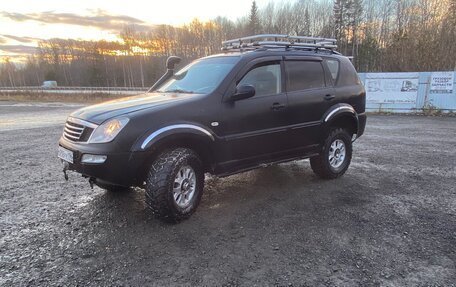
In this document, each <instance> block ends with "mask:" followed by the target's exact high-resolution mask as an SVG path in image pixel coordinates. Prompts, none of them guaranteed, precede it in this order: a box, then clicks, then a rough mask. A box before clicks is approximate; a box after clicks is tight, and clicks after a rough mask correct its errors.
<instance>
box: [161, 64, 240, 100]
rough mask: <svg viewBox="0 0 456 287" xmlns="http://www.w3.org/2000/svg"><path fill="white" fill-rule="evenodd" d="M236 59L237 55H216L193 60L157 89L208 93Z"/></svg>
mask: <svg viewBox="0 0 456 287" xmlns="http://www.w3.org/2000/svg"><path fill="white" fill-rule="evenodd" d="M238 60H239V58H238V57H217V58H207V59H202V60H197V61H194V62H192V63H191V64H189V65H187V66H186V67H184V68H183V69H181V70H180V71H179V72H177V73H176V74H174V76H172V77H171V78H170V79H169V80H167V81H166V82H165V83H164V84H163V85H162V86H161V87H160V88H159V89H158V90H157V91H158V92H162V93H195V94H208V93H210V92H212V91H213V90H215V88H217V87H218V85H219V84H220V83H221V82H222V80H223V79H224V78H225V77H226V75H227V74H228V72H229V71H231V69H232V68H233V66H234V65H235V64H236V63H237V61H238Z"/></svg>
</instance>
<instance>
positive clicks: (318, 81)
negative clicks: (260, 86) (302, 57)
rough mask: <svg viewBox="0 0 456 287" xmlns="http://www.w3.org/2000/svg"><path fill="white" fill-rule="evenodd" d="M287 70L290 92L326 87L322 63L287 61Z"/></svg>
mask: <svg viewBox="0 0 456 287" xmlns="http://www.w3.org/2000/svg"><path fill="white" fill-rule="evenodd" d="M285 69H286V71H287V90H288V91H289V92H291V91H300V90H306V89H314V88H321V87H324V86H325V76H324V71H323V66H322V65H321V63H320V62H311V61H286V62H285Z"/></svg>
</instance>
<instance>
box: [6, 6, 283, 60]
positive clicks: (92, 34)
mask: <svg viewBox="0 0 456 287" xmlns="http://www.w3.org/2000/svg"><path fill="white" fill-rule="evenodd" d="M256 2H257V4H258V6H260V7H262V6H264V5H266V4H267V3H268V2H270V1H269V0H256ZM274 2H280V0H276V1H274ZM250 6H251V1H250V0H228V1H227V0H224V1H219V0H212V1H211V0H191V1H185V0H180V1H179V0H160V1H156V0H128V1H125V0H122V1H120V0H76V1H70V0H58V1H55V0H4V1H2V3H1V5H0V56H3V57H4V56H10V57H12V58H14V57H16V56H18V55H23V54H24V53H30V52H32V51H33V50H34V46H35V45H36V43H37V41H38V40H39V39H50V38H74V39H87V40H96V39H107V40H112V39H115V38H116V33H118V32H119V31H120V30H121V29H122V27H124V26H125V25H129V24H134V25H135V26H137V27H138V28H142V27H144V28H147V27H148V26H152V25H154V24H171V25H176V26H178V25H181V24H183V23H187V22H190V21H191V20H192V19H193V18H199V19H201V20H209V19H212V18H215V17H216V16H226V17H228V18H230V19H233V20H235V19H236V18H237V17H241V16H244V15H246V14H247V13H248V11H249V9H250Z"/></svg>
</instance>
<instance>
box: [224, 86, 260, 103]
mask: <svg viewBox="0 0 456 287" xmlns="http://www.w3.org/2000/svg"><path fill="white" fill-rule="evenodd" d="M254 95H255V88H254V87H253V86H252V85H242V86H239V87H237V88H236V92H235V93H234V94H233V95H232V96H231V97H230V100H231V101H239V100H243V99H248V98H251V97H253V96H254Z"/></svg>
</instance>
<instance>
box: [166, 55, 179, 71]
mask: <svg viewBox="0 0 456 287" xmlns="http://www.w3.org/2000/svg"><path fill="white" fill-rule="evenodd" d="M181 60H182V59H181V58H179V57H177V56H170V57H168V59H167V60H166V68H167V69H168V70H174V66H176V65H177V64H179V63H180V62H181Z"/></svg>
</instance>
